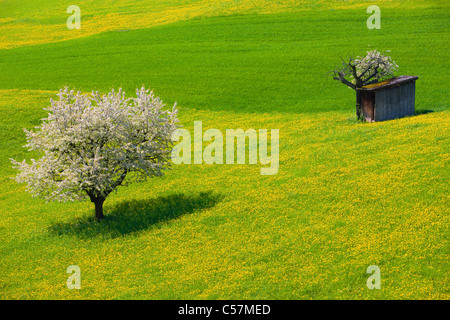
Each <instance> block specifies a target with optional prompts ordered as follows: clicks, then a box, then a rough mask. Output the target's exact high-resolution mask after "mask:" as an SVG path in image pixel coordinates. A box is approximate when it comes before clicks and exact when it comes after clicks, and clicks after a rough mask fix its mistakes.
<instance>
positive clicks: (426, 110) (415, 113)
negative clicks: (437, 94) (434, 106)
mask: <svg viewBox="0 0 450 320" xmlns="http://www.w3.org/2000/svg"><path fill="white" fill-rule="evenodd" d="M431 112H434V110H429V109H416V110H415V111H414V115H415V116H420V115H421V114H427V113H431Z"/></svg>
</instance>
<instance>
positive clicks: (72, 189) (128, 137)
mask: <svg viewBox="0 0 450 320" xmlns="http://www.w3.org/2000/svg"><path fill="white" fill-rule="evenodd" d="M57 96H58V97H59V99H58V100H53V99H51V100H50V106H49V107H48V108H47V109H46V110H48V117H47V118H45V119H42V120H43V122H42V124H41V125H40V126H38V127H36V128H35V129H36V131H32V130H31V131H28V130H25V132H26V135H27V144H26V145H25V147H28V148H29V150H30V151H31V150H38V151H39V152H40V153H41V156H42V157H41V158H40V159H38V160H35V159H31V163H27V162H26V161H25V160H23V161H22V162H17V161H15V160H13V159H11V161H12V163H13V164H14V166H15V168H17V169H18V170H19V173H18V175H17V176H16V177H15V180H16V181H18V182H20V183H22V182H24V183H26V184H27V190H28V191H29V192H31V193H32V194H33V195H34V196H41V197H43V198H45V199H46V200H58V201H66V200H80V199H83V198H87V197H88V196H89V197H90V198H91V200H92V199H93V198H103V199H104V198H106V197H107V196H108V194H110V193H111V192H112V191H113V190H115V189H116V187H118V186H119V185H122V184H126V183H129V182H131V181H136V180H143V179H146V178H147V177H151V176H161V175H162V174H163V170H164V169H166V168H168V167H169V165H170V162H169V161H170V155H171V150H172V147H173V143H172V140H171V136H172V133H173V132H174V131H175V130H176V129H177V128H178V127H179V125H177V123H178V122H179V121H178V118H177V114H178V110H177V108H176V104H175V105H174V106H173V108H172V110H171V111H169V110H165V109H164V107H165V104H164V103H163V102H162V101H161V100H160V98H158V97H156V96H155V95H154V94H153V91H149V90H147V89H145V88H144V87H142V88H141V89H138V90H136V97H134V98H126V97H125V93H124V92H123V91H122V90H121V89H120V90H119V91H117V92H116V91H114V90H112V91H111V92H109V93H108V94H105V95H102V96H100V95H99V93H98V92H92V94H90V95H87V94H81V93H80V92H76V93H75V92H74V91H73V90H70V91H69V89H68V88H67V87H66V88H64V89H61V90H60V92H59V94H58V95H57Z"/></svg>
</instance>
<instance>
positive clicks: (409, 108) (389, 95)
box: [358, 76, 418, 122]
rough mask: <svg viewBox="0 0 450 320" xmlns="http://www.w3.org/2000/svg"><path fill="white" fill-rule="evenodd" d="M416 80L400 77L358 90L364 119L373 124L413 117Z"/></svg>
mask: <svg viewBox="0 0 450 320" xmlns="http://www.w3.org/2000/svg"><path fill="white" fill-rule="evenodd" d="M417 79H418V77H416V76H400V77H396V78H392V79H388V80H385V81H382V82H379V83H375V84H371V85H368V86H364V87H362V88H360V89H358V90H359V91H360V94H361V112H362V114H363V116H364V118H365V119H366V120H367V121H370V122H374V121H385V120H390V119H397V118H403V117H406V116H411V115H414V113H415V106H414V104H415V82H416V80H417Z"/></svg>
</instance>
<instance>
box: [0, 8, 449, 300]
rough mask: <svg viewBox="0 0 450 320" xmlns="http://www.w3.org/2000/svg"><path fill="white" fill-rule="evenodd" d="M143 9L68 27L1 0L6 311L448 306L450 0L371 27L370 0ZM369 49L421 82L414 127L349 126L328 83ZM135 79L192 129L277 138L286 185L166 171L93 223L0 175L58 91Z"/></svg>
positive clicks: (227, 168)
mask: <svg viewBox="0 0 450 320" xmlns="http://www.w3.org/2000/svg"><path fill="white" fill-rule="evenodd" d="M149 3H150V1H149ZM149 3H147V2H146V1H133V2H132V1H115V2H114V4H113V5H111V4H109V2H107V1H84V4H80V7H81V8H82V28H81V30H68V29H67V27H66V26H65V22H66V19H67V17H68V14H66V4H65V2H63V1H45V2H44V3H43V4H41V3H40V2H38V1H10V0H0V8H1V10H0V43H1V44H0V114H1V117H2V120H3V121H1V122H0V134H1V140H0V168H1V174H0V181H1V183H0V205H1V214H0V239H1V241H0V298H2V299H97V298H98V299H449V297H450V288H449V285H448V283H449V275H450V267H449V253H450V252H449V251H450V247H449V223H450V221H449V220H450V219H449V209H448V207H449V191H450V190H449V186H448V181H449V178H450V172H449V160H450V150H449V149H450V148H449V145H450V144H449V138H450V134H449V129H450V121H449V110H448V109H449V93H450V90H449V87H448V82H449V75H448V74H449V69H450V68H449V61H450V52H449V50H448V43H449V40H450V30H449V27H448V26H449V23H450V15H449V13H450V7H449V6H450V5H449V3H448V2H447V1H401V2H399V1H395V2H394V1H380V2H379V3H378V5H379V6H380V8H381V11H382V22H381V25H382V28H381V29H380V30H369V29H367V27H366V19H367V17H368V16H369V14H367V13H366V8H367V6H369V5H371V4H373V3H371V2H363V1H345V2H344V1H308V2H306V1H305V2H300V1H281V0H280V1H263V0H260V1H194V0H189V1H188V0H186V1H182V2H179V1H168V0H158V1H151V4H149ZM25 4H27V5H25ZM374 48H376V49H379V50H387V49H389V50H390V51H391V54H392V58H393V59H394V60H395V61H396V62H397V63H398V64H399V65H400V70H399V72H398V73H399V75H400V74H405V75H417V76H419V80H418V81H417V83H416V110H417V115H416V116H413V117H408V118H404V119H398V120H393V121H386V122H381V123H371V124H368V123H360V122H357V121H355V120H354V118H355V116H354V100H355V97H354V92H353V91H351V90H348V89H347V88H346V87H345V86H343V85H342V84H340V83H337V82H336V81H333V80H331V76H330V74H328V72H329V70H331V69H332V68H333V67H334V65H335V64H336V63H338V62H339V55H342V56H345V55H347V54H356V55H362V54H364V53H365V51H367V50H371V49H374ZM142 84H145V85H146V86H150V87H151V88H153V89H154V90H155V92H156V93H157V94H158V95H159V96H161V97H162V98H163V100H164V101H166V102H167V103H168V104H169V105H170V104H172V103H174V102H175V101H177V102H178V105H179V107H180V119H181V122H182V124H183V125H184V127H185V128H187V129H188V130H190V131H191V132H192V130H193V124H194V121H202V122H203V130H206V129H209V128H216V129H219V130H221V131H222V132H225V130H226V129H237V128H242V129H244V130H245V129H248V128H254V129H262V128H264V129H279V130H280V169H279V172H278V173H277V174H276V175H272V176H262V175H260V168H261V166H260V165H226V164H224V165H206V164H203V165H176V166H173V170H171V171H170V172H168V173H167V175H166V176H165V177H163V178H160V179H151V180H149V181H148V182H146V183H139V184H134V185H131V186H129V187H127V188H122V189H119V190H118V192H117V193H116V194H113V195H111V196H110V197H109V198H108V199H107V201H106V202H105V215H106V218H105V220H104V221H102V222H101V223H97V222H95V221H93V219H92V216H93V208H92V204H91V203H89V202H81V203H79V202H78V203H45V202H44V201H42V200H39V199H35V198H32V197H31V195H30V194H28V193H26V192H25V186H23V185H18V184H17V183H15V182H14V181H13V180H11V177H13V176H14V175H15V171H14V170H13V169H12V168H11V163H10V160H9V158H14V159H16V160H21V159H24V158H27V159H29V158H30V157H31V155H30V154H29V153H28V152H27V151H26V149H25V148H22V147H21V146H22V145H24V144H25V134H24V133H23V131H22V128H27V129H30V128H33V127H34V126H36V125H38V124H39V123H40V119H42V118H43V117H45V116H46V111H45V110H43V108H44V107H46V106H47V105H48V104H49V99H50V98H52V97H53V98H54V97H55V93H56V92H57V91H58V90H59V88H61V87H62V86H65V85H68V86H70V87H71V88H76V89H80V90H82V91H91V90H93V89H95V90H100V91H107V90H110V89H111V88H118V87H123V88H124V89H125V90H126V91H127V92H128V93H129V94H132V93H134V90H135V88H136V87H140V86H141V85H142ZM34 156H36V155H34ZM72 264H75V265H78V266H79V267H80V268H81V278H82V289H81V290H68V289H67V287H66V280H67V277H68V276H69V275H68V274H67V273H66V268H67V267H68V266H69V265H72ZM370 265H378V266H379V267H380V269H381V281H382V287H381V290H369V289H368V288H367V286H366V280H367V278H368V276H369V275H368V274H366V269H367V267H368V266H370Z"/></svg>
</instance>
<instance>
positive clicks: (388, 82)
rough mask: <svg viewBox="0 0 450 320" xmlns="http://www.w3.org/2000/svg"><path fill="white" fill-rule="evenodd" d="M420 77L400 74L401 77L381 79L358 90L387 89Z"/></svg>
mask: <svg viewBox="0 0 450 320" xmlns="http://www.w3.org/2000/svg"><path fill="white" fill-rule="evenodd" d="M418 78H419V77H416V76H399V77H395V78H391V79H387V80H384V81H381V82H378V83H374V84H369V85H367V86H364V87H362V88H359V89H358V90H363V91H372V90H379V89H386V88H390V87H394V86H397V85H399V84H402V83H405V82H409V81H415V80H417V79H418Z"/></svg>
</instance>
